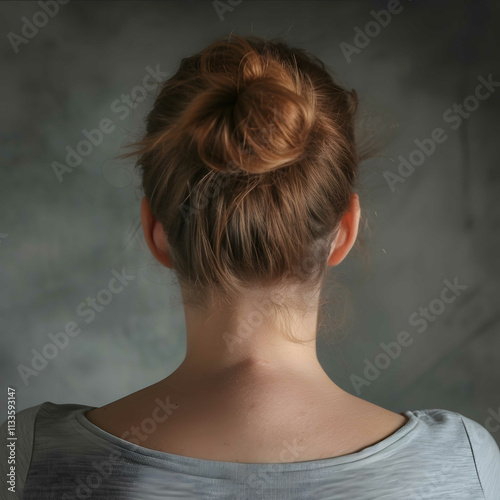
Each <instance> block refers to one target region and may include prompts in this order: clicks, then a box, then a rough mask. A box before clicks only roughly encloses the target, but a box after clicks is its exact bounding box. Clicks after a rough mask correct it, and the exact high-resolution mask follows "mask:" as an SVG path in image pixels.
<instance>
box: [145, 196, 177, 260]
mask: <svg viewBox="0 0 500 500" xmlns="http://www.w3.org/2000/svg"><path fill="white" fill-rule="evenodd" d="M141 222H142V229H143V231H144V239H145V240H146V244H147V245H148V248H149V250H150V251H151V253H152V254H153V256H154V258H155V259H156V260H157V261H158V262H159V263H160V264H163V265H164V266H165V267H168V268H171V267H172V264H171V262H170V258H169V256H168V245H167V242H166V239H165V234H164V232H163V228H162V226H161V224H160V223H159V222H158V221H157V220H156V219H155V218H154V216H153V214H152V213H151V208H150V206H149V202H148V199H147V198H146V197H144V198H143V199H142V202H141Z"/></svg>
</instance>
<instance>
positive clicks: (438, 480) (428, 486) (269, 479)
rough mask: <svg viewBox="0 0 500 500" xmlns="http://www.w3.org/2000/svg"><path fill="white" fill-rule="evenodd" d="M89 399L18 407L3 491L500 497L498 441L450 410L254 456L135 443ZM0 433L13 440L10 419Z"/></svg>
mask: <svg viewBox="0 0 500 500" xmlns="http://www.w3.org/2000/svg"><path fill="white" fill-rule="evenodd" d="M92 408H93V407H91V406H83V405H77V404H54V403H51V402H46V403H43V404H41V405H38V406H34V407H31V408H28V409H26V410H23V411H21V412H19V413H18V414H17V416H16V429H15V435H16V437H17V441H16V476H17V478H16V493H11V492H9V491H8V490H7V487H8V484H6V480H5V478H6V477H7V476H6V475H7V472H8V469H7V467H10V465H9V466H7V460H2V461H1V464H2V471H1V472H2V481H3V484H2V489H1V495H0V496H1V498H2V499H4V498H5V499H8V498H22V499H29V500H31V499H33V500H48V499H57V500H73V499H91V500H103V499H106V500H114V499H120V500H129V499H130V500H132V499H134V500H153V499H155V500H157V499H215V498H217V499H228V500H229V499H230V500H235V499H238V500H241V499H252V500H254V499H266V500H278V499H280V500H281V499H283V500H285V499H286V500H299V499H300V500H304V499H313V500H323V499H324V500H326V499H329V500H340V499H343V500H344V499H349V500H368V499H370V500H374V499H377V500H378V499H386V500H389V499H394V500H396V499H397V500H402V499H405V500H419V499H440V500H441V499H446V500H450V499H464V500H465V499H467V500H472V499H474V500H475V499H477V500H479V499H481V500H484V499H486V500H500V451H499V448H498V445H497V443H496V441H495V440H494V438H493V436H492V435H491V434H490V433H489V432H488V431H487V430H486V429H485V428H484V427H483V426H482V425H481V424H479V423H477V422H476V421H474V420H471V419H469V418H467V417H465V416H463V415H461V414H459V413H456V412H453V411H448V410H442V409H426V410H407V411H406V412H404V414H405V415H406V416H407V417H408V418H409V420H408V421H407V422H406V424H405V425H404V426H403V427H401V428H400V429H398V430H397V431H396V432H395V433H394V434H391V435H390V436H389V437H387V438H385V439H383V440H382V441H379V442H378V443H376V444H374V445H372V446H368V447H367V448H364V449H362V450H361V451H358V452H356V453H351V454H349V455H343V456H339V457H334V458H325V459H319V460H311V461H303V462H288V463H287V462H281V463H264V464H262V463H257V464H256V463H239V462H221V461H215V460H205V459H198V458H193V457H186V456H181V455H175V454H172V453H165V452H160V451H155V450H150V449H147V448H144V447H142V446H138V445H136V444H133V443H131V442H129V441H125V440H123V439H120V438H118V437H116V436H113V435H111V434H109V433H107V432H105V431H104V430H102V429H100V428H98V427H96V426H95V425H94V424H92V423H91V422H90V421H88V420H87V419H86V418H85V416H84V413H85V412H87V411H88V410H90V409H92ZM1 435H2V437H3V443H6V442H7V441H6V439H7V426H6V423H4V424H3V426H2V427H1ZM2 448H4V450H5V451H7V452H8V451H9V450H8V449H7V447H6V446H5V444H3V445H2ZM4 458H6V457H4Z"/></svg>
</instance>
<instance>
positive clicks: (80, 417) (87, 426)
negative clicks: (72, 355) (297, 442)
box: [72, 405, 419, 475]
mask: <svg viewBox="0 0 500 500" xmlns="http://www.w3.org/2000/svg"><path fill="white" fill-rule="evenodd" d="M94 408H96V407H95V406H83V405H82V406H81V407H80V408H78V409H76V410H74V411H73V415H72V417H73V419H74V420H75V421H76V422H77V423H78V424H79V425H80V426H81V427H82V428H83V429H84V430H85V431H87V432H89V433H91V434H92V435H93V436H95V437H97V438H99V439H100V440H104V441H106V442H107V443H108V444H112V445H114V446H116V447H119V448H121V449H125V450H127V452H130V453H132V454H136V455H140V458H141V462H143V463H144V461H145V460H147V459H148V458H149V459H152V460H153V461H154V462H156V463H157V464H158V463H160V464H163V465H164V466H168V465H172V466H180V467H181V468H182V469H186V470H190V471H195V470H197V469H200V470H202V471H203V474H204V475H210V473H212V472H214V473H217V472H219V473H220V471H221V470H225V471H228V472H229V473H230V472H238V471H240V472H241V471H243V470H245V471H249V472H259V471H262V472H287V471H303V470H311V469H320V468H323V467H333V466H337V465H342V464H348V463H352V462H356V461H359V460H364V459H367V458H368V457H372V456H374V455H376V454H379V453H380V452H381V451H382V450H384V449H386V448H388V447H389V446H391V445H393V444H394V443H396V442H397V441H400V440H401V439H402V438H404V437H405V436H407V435H408V434H409V433H411V431H413V430H414V429H415V427H416V426H417V424H418V422H419V418H418V416H417V415H416V413H415V411H413V410H406V411H405V412H402V413H401V414H402V415H405V416H407V417H408V421H407V422H406V423H405V424H404V425H403V426H402V427H400V428H399V429H398V430H396V431H395V432H394V433H392V434H391V435H389V436H387V437H386V438H385V439H383V440H381V441H379V442H378V443H375V444H373V445H371V446H368V447H366V448H363V449H362V450H360V451H357V452H354V453H349V454H347V455H341V456H337V457H330V458H321V459H317V460H307V461H302V462H276V463H251V462H224V461H220V460H209V459H204V458H195V457H189V456H186V455H177V454H175V453H169V452H164V451H158V450H153V449H150V448H145V447H143V446H140V445H136V444H134V443H131V442H129V441H126V440H124V439H121V438H119V437H117V436H115V435H113V434H110V433H109V432H107V431H105V430H104V429H101V428H100V427H97V426H96V425H95V424H93V423H92V422H90V420H88V419H87V418H86V417H85V413H86V412H88V411H90V410H92V409H94Z"/></svg>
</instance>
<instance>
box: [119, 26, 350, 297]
mask: <svg viewBox="0 0 500 500" xmlns="http://www.w3.org/2000/svg"><path fill="white" fill-rule="evenodd" d="M357 104H358V99H357V95H356V92H355V91H354V90H351V91H348V90H346V89H344V88H342V87H341V86H340V85H338V84H337V83H335V82H334V80H333V78H332V76H331V75H330V74H329V72H328V71H327V70H326V69H325V65H324V63H323V62H322V61H321V60H319V59H318V58H316V57H315V56H313V55H311V54H310V53H308V52H307V51H305V50H302V49H296V48H291V47H289V46H288V45H287V43H286V42H284V41H283V40H281V39H273V40H268V39H264V38H261V37H256V36H245V37H243V36H236V35H230V36H229V37H228V38H227V39H221V40H217V41H215V42H214V43H212V44H211V45H209V46H208V47H207V48H205V49H204V50H202V51H201V52H199V53H197V54H195V55H192V56H191V57H187V58H184V59H182V61H181V64H180V68H179V70H178V71H177V73H175V75H173V76H172V77H171V78H169V79H168V80H167V81H165V82H164V83H163V84H162V86H161V88H160V91H159V93H158V95H157V97H156V100H155V103H154V106H153V109H152V110H151V112H150V113H149V115H148V116H147V120H146V134H145V136H144V138H143V139H142V140H140V141H138V142H137V143H135V144H133V145H132V146H134V147H135V148H136V151H134V152H133V153H129V154H127V155H123V156H131V155H136V154H137V155H138V161H137V164H138V165H140V166H141V168H142V185H143V189H144V194H145V196H146V197H147V198H148V200H149V203H150V206H151V210H152V213H153V215H154V217H155V218H156V219H157V220H158V221H159V222H160V223H161V224H162V226H163V229H164V232H165V236H166V240H167V242H168V244H169V257H170V260H171V263H172V266H173V269H174V270H175V272H176V275H177V277H178V279H179V281H180V284H181V285H185V286H186V290H188V291H189V297H188V298H187V300H188V301H190V302H193V303H197V304H199V305H205V306H206V305H207V304H208V303H213V301H214V300H215V299H216V298H219V299H220V298H223V299H224V300H225V301H226V302H227V303H229V302H230V301H231V298H232V297H235V296H237V295H238V294H241V293H244V292H245V291H247V290H249V288H250V287H252V286H258V287H268V286H269V287H275V286H278V285H283V284H287V285H290V284H292V283H295V284H298V285H299V287H301V288H304V289H313V288H315V287H317V286H318V285H320V284H321V283H322V280H323V278H324V277H325V273H326V269H327V266H326V261H327V258H328V255H329V252H330V247H331V243H332V241H333V238H334V236H335V232H336V229H337V228H338V225H339V222H340V219H341V217H342V216H343V214H344V213H345V212H346V210H347V209H348V208H349V204H350V196H351V194H352V192H353V191H354V188H355V184H356V178H357V165H358V162H359V157H358V154H357V149H356V144H355V137H354V123H353V120H354V114H355V111H356V108H357Z"/></svg>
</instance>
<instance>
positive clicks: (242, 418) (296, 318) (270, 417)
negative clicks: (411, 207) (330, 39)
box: [86, 194, 407, 463]
mask: <svg viewBox="0 0 500 500" xmlns="http://www.w3.org/2000/svg"><path fill="white" fill-rule="evenodd" d="M359 218H360V207H359V199H358V196H357V195H356V194H353V195H352V198H351V206H350V209H349V211H348V212H347V213H346V214H345V215H344V217H343V219H342V221H341V224H340V228H339V231H338V234H337V237H336V239H335V240H334V241H333V243H332V249H331V254H330V256H329V258H328V262H327V264H328V266H336V265H339V264H340V263H341V262H342V261H343V260H344V259H345V257H346V256H347V254H348V253H349V251H350V250H351V248H352V246H353V245H354V242H355V241H356V237H357V232H358V225H359ZM141 219H142V227H143V230H144V235H145V240H146V243H147V245H148V247H149V249H150V251H151V253H152V254H153V255H154V257H155V258H156V259H157V260H158V261H159V262H160V263H161V264H163V265H164V266H166V267H171V264H170V260H169V257H168V245H167V242H166V240H165V236H164V234H163V230H162V227H161V225H160V224H159V223H158V221H156V220H155V219H154V217H153V216H152V214H151V210H150V208H149V204H148V202H147V199H146V198H144V199H143V200H142V205H141ZM265 293H266V292H265V291H263V290H255V291H252V292H249V293H248V294H246V295H245V297H243V298H242V299H241V300H239V302H238V304H237V307H236V311H234V310H233V311H231V312H230V311H226V310H218V311H208V312H202V311H200V310H198V309H195V308H193V307H190V306H185V307H184V310H185V318H186V333H187V352H186V357H185V359H184V361H183V362H182V363H181V365H180V366H179V367H178V368H177V369H176V370H175V371H174V372H173V373H171V374H170V375H169V376H167V377H166V378H165V379H163V380H160V381H159V382H157V383H156V384H153V385H151V386H149V387H146V388H144V389H142V390H140V391H137V392H135V393H133V394H131V395H129V396H126V397H124V398H122V399H119V400H117V401H115V402H112V403H110V404H108V405H105V406H103V407H101V408H97V409H95V410H91V411H90V412H88V413H87V414H86V417H87V418H88V419H89V420H90V421H91V422H92V423H94V424H95V425H97V426H98V427H100V428H102V429H104V430H106V431H107V432H109V433H111V434H114V435H116V436H118V437H122V438H123V439H127V440H129V441H132V442H134V443H135V444H139V445H140V446H143V447H145V448H151V449H155V450H159V451H165V452H169V453H174V454H178V455H185V456H190V457H194V458H203V459H208V460H219V461H226V462H247V463H277V462H297V461H304V460H316V459H321V458H329V457H335V456H340V455H346V454H349V453H354V452H356V451H359V450H362V449H363V448H366V447H367V446H371V445H373V444H375V443H377V442H379V441H381V440H382V439H385V438H386V437H387V436H389V435H390V434H393V433H394V432H395V431H396V430H397V429H399V428H400V427H401V426H403V425H404V424H405V423H406V422H407V418H406V417H405V416H403V415H401V414H398V413H394V412H392V411H389V410H386V409H384V408H381V407H379V406H377V405H374V404H372V403H369V402H368V401H364V400H362V399H360V398H358V397H356V396H353V395H351V394H349V393H347V392H345V391H344V390H342V389H341V388H340V387H338V386H337V385H336V384H335V383H334V382H333V381H332V380H331V379H330V378H329V377H328V375H327V374H326V372H325V371H324V370H323V368H322V366H321V365H320V363H319V360H318V358H317V354H316V328H317V316H318V306H319V290H318V293H317V294H316V295H314V296H312V297H311V303H310V308H309V311H310V312H307V313H304V312H300V313H299V312H298V311H297V312H295V311H292V316H291V321H290V328H291V330H292V333H293V335H294V336H295V337H296V338H298V339H303V340H306V339H309V340H308V341H307V342H305V343H303V344H295V343H293V342H292V341H291V340H289V339H288V338H285V337H284V336H283V335H281V334H279V333H278V332H276V329H275V328H273V326H272V325H271V324H268V323H266V319H264V321H263V322H262V323H261V324H260V326H258V327H257V328H254V329H252V331H251V334H250V335H247V336H246V337H245V338H239V339H238V342H233V343H231V344H230V345H229V344H228V343H227V342H226V341H225V340H224V338H223V335H222V334H223V333H224V332H231V331H236V328H237V326H238V325H239V324H240V322H241V321H243V320H244V319H245V318H248V316H249V314H250V313H251V312H252V311H255V301H256V300H259V298H260V299H262V296H263V294H265ZM290 293H293V291H292V290H290ZM167 398H168V399H167ZM158 399H159V400H160V401H163V402H165V401H168V402H170V404H171V405H172V406H171V410H170V411H168V410H167V413H169V414H168V416H167V413H165V410H162V409H161V405H160V408H159V404H158ZM148 418H153V420H154V421H155V422H156V427H155V430H154V432H150V430H151V428H150V427H147V429H148V432H147V433H145V432H142V431H141V426H142V429H144V428H145V427H144V426H143V425H144V422H145V419H148Z"/></svg>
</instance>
